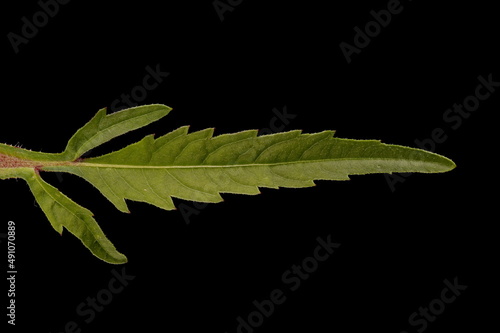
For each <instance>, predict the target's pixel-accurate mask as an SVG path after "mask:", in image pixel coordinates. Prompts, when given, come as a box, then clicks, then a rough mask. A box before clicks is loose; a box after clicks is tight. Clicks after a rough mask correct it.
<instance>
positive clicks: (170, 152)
mask: <svg viewBox="0 0 500 333" xmlns="http://www.w3.org/2000/svg"><path fill="white" fill-rule="evenodd" d="M169 111H170V108H169V107H166V106H163V105H149V106H143V107H137V108H131V109H127V110H124V111H121V112H119V113H115V114H111V115H106V114H105V111H104V110H100V111H99V112H98V113H97V115H96V116H95V117H94V118H93V119H92V120H91V121H90V122H89V123H87V124H86V125H85V126H84V127H83V128H82V129H80V130H79V131H78V132H77V133H76V134H75V135H74V136H73V137H72V138H71V139H70V141H69V143H68V145H67V148H66V150H65V151H64V153H62V154H48V153H38V152H32V151H29V150H26V149H21V148H18V147H13V146H9V145H4V144H0V179H6V178H23V179H25V180H26V181H27V182H28V184H29V186H30V188H31V190H32V192H33V193H34V195H35V198H36V200H37V201H38V203H39V205H40V207H41V208H42V210H43V211H44V213H45V214H46V215H47V218H48V219H49V221H50V222H51V223H52V226H53V227H54V228H55V229H56V230H57V231H58V232H62V230H63V227H65V228H67V229H68V230H69V231H70V232H71V233H73V234H74V235H75V236H76V237H78V238H79V239H80V240H81V241H82V242H83V243H84V245H85V246H87V247H88V248H89V249H90V251H91V252H92V253H93V254H94V255H96V256H97V257H99V258H101V259H103V260H105V261H107V262H110V263H122V262H125V261H126V258H125V257H124V256H123V255H122V254H120V253H119V252H117V251H116V249H115V248H114V246H113V245H112V244H111V242H109V240H108V239H107V238H106V237H105V236H104V234H103V232H102V230H101V229H100V228H99V226H98V225H97V223H96V221H95V220H94V219H93V218H92V213H91V212H90V211H88V210H87V209H85V208H83V207H81V206H79V205H77V204H76V203H74V202H73V201H71V200H70V199H69V198H67V197H66V196H64V195H63V194H62V193H60V192H59V191H58V190H57V189H56V188H54V187H53V186H51V185H49V184H47V183H45V182H44V181H43V180H42V179H41V178H40V176H39V172H40V171H57V172H68V173H72V174H75V175H78V176H80V177H82V178H84V179H85V180H87V181H88V182H90V183H91V184H93V185H94V186H95V187H96V188H97V189H98V190H99V191H100V192H101V193H102V194H103V195H104V196H105V197H106V198H107V199H108V200H109V201H110V202H112V203H113V204H114V205H115V206H116V208H118V209H119V210H120V211H123V212H128V208H127V204H126V200H134V201H141V202H146V203H149V204H152V205H155V206H157V207H160V208H163V209H166V210H171V209H174V208H175V206H174V202H173V198H181V199H184V200H192V201H199V202H213V203H215V202H220V201H222V197H221V193H236V194H249V195H252V194H257V193H259V191H260V190H259V188H262V187H268V188H279V187H291V188H301V187H307V186H312V185H314V181H315V180H348V179H349V175H363V174H369V173H392V172H423V173H436V172H446V171H449V170H451V169H453V168H454V167H455V164H454V163H453V162H452V161H451V160H450V159H448V158H446V157H443V156H440V155H438V154H434V153H431V152H427V151H424V150H421V149H414V148H409V147H403V146H397V145H388V144H383V143H381V142H380V141H377V140H350V139H339V138H334V137H333V134H334V132H333V131H324V132H320V133H314V134H303V133H302V132H301V131H290V132H286V133H277V134H271V135H264V136H258V135H257V131H255V130H250V131H243V132H238V133H233V134H223V135H219V136H215V137H214V136H213V129H211V128H209V129H206V130H202V131H197V132H193V133H188V127H187V126H185V127H181V128H178V129H177V130H174V131H172V132H170V133H168V134H166V135H164V136H162V137H159V138H157V139H155V138H154V137H153V136H152V135H149V136H146V137H145V138H144V139H142V140H141V141H139V142H137V143H134V144H131V145H129V146H127V147H125V148H123V149H121V150H118V151H115V152H112V153H109V154H106V155H103V156H99V157H94V158H83V159H82V158H79V157H80V156H81V155H82V154H84V153H85V152H87V151H88V150H90V149H92V148H94V147H96V146H98V145H100V144H102V143H104V142H106V141H109V140H111V139H112V138H114V137H116V136H118V135H121V134H123V133H126V132H128V131H130V130H133V129H137V128H139V127H142V126H144V125H147V124H149V123H151V122H153V121H155V120H157V119H159V118H161V117H163V116H164V115H166V114H167V113H168V112H169Z"/></svg>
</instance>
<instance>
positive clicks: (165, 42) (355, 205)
mask: <svg viewBox="0 0 500 333" xmlns="http://www.w3.org/2000/svg"><path fill="white" fill-rule="evenodd" d="M233 3H237V1H234V2H233ZM387 3H388V2H387V1H365V2H359V1H356V2H353V1H335V2H329V3H328V4H326V3H321V2H313V3H307V2H302V1H300V2H299V1H297V2H290V1H272V2H269V1H267V2H266V1H242V2H241V4H239V5H237V6H235V7H234V10H233V11H231V12H230V11H228V12H225V13H224V20H223V21H221V19H220V17H219V16H218V14H217V12H216V10H215V9H214V7H213V2H212V1H198V2H192V1H165V2H153V1H140V2H130V3H128V2H127V3H126V2H119V3H118V2H117V3H115V4H106V5H103V4H102V2H94V1H85V2H81V1H71V2H70V3H68V4H66V5H61V6H60V8H59V12H58V13H57V15H56V16H55V17H53V18H51V19H50V20H49V21H48V24H46V25H45V26H43V27H41V28H40V29H39V32H38V34H37V35H36V36H35V37H33V38H31V39H30V40H29V42H28V43H27V44H22V45H20V46H19V52H18V53H17V54H16V53H15V52H14V50H13V47H12V45H11V43H10V42H9V39H8V38H7V34H8V33H10V32H14V33H16V34H20V32H21V28H22V25H23V22H22V21H21V18H22V17H23V16H26V17H27V18H29V19H30V20H31V18H32V16H33V14H35V13H36V12H38V11H39V10H40V6H39V4H37V2H36V1H23V2H22V4H19V3H16V4H15V5H14V4H13V3H12V2H9V4H4V5H3V9H2V25H3V26H2V29H3V30H2V32H3V36H4V37H3V43H2V51H1V52H2V58H3V64H2V82H3V89H2V102H3V107H2V110H3V111H2V114H1V118H0V119H1V120H0V122H1V123H0V142H5V143H9V144H20V145H21V146H22V147H25V148H29V149H33V150H39V151H40V150H41V151H46V152H58V151H62V150H63V149H64V146H65V144H66V141H67V139H68V138H69V137H70V136H71V135H72V134H73V133H74V132H75V131H76V130H77V129H78V128H80V127H81V126H82V125H83V124H84V123H85V122H86V121H88V120H89V119H90V118H91V117H92V116H93V115H94V114H95V112H96V111H97V110H98V109H100V108H102V107H110V105H111V103H112V102H113V101H114V100H115V99H116V98H119V97H120V95H121V94H122V93H130V91H131V90H132V89H133V88H134V87H136V86H137V85H140V84H141V83H142V80H143V78H144V76H145V75H146V74H147V72H146V70H145V68H146V66H150V67H152V68H155V67H156V66H157V65H158V66H159V68H161V70H162V71H164V72H169V73H170V74H169V76H168V77H167V78H165V80H164V81H163V82H162V83H161V84H160V85H159V86H158V87H157V88H156V89H154V90H153V91H150V92H149V93H148V95H147V98H146V99H145V100H144V101H143V102H141V104H148V103H163V104H167V105H169V106H171V107H173V109H174V110H173V111H172V112H171V113H170V114H169V115H168V116H167V117H165V118H164V119H162V120H160V121H158V122H157V123H154V124H152V125H150V126H148V127H146V128H143V129H140V130H137V131H135V132H133V133H129V134H127V135H125V136H124V137H123V138H118V139H116V140H113V141H112V142H110V143H107V144H105V145H103V146H102V147H100V148H97V149H95V150H94V151H93V152H92V153H93V154H100V153H104V152H108V151H112V150H115V149H118V148H121V147H123V146H124V145H125V144H128V143H132V142H135V141H137V140H139V139H140V138H142V137H143V136H144V135H147V134H151V133H156V134H157V135H162V134H164V133H167V132H168V131H170V130H173V129H175V128H177V127H179V126H182V125H191V130H193V131H194V130H200V129H204V128H207V127H215V128H216V133H217V134H222V133H228V132H235V131H241V130H244V129H263V128H268V127H269V126H270V122H271V120H272V118H273V117H274V113H273V109H277V110H283V108H285V107H286V110H287V112H288V113H290V114H293V115H296V117H295V118H294V119H293V120H291V122H290V123H289V124H287V125H286V128H284V129H285V130H292V129H302V130H303V131H304V132H308V133H310V132H317V131H321V130H325V129H335V130H337V133H336V135H337V136H338V137H345V138H354V139H380V140H382V141H383V142H386V143H395V144H402V145H408V146H415V145H416V143H415V140H416V139H418V140H423V139H428V138H430V136H431V133H432V131H433V130H434V129H436V128H442V129H443V130H444V131H445V134H446V135H447V139H446V140H445V142H443V143H439V144H437V145H436V152H438V153H440V154H443V155H445V156H447V157H449V158H452V159H453V160H454V161H455V162H456V164H457V166H458V167H457V168H456V169H455V170H453V171H452V172H449V173H445V174H432V175H421V174H415V175H412V176H410V177H408V178H407V179H406V181H404V182H400V183H397V184H395V190H394V191H393V190H391V187H390V186H389V185H388V182H387V179H386V177H384V175H367V176H355V177H352V180H351V181H349V182H326V181H319V182H317V184H318V186H315V187H313V188H307V189H299V190H295V189H280V190H279V191H276V190H270V189H263V190H262V194H261V195H258V196H239V195H224V198H225V202H223V203H220V204H216V205H209V206H207V207H206V208H202V209H199V210H198V211H197V213H198V214H197V215H196V214H193V215H191V216H189V218H186V217H185V216H183V215H182V213H181V212H180V211H162V210H160V209H158V208H155V207H153V206H150V205H147V204H142V203H135V202H129V207H130V210H131V212H132V213H131V214H123V213H120V212H118V211H117V210H116V209H115V208H114V207H113V206H112V205H111V204H110V203H109V202H108V201H107V200H106V199H105V198H104V197H102V196H101V195H100V194H99V193H98V191H97V190H95V189H94V188H93V187H92V186H91V185H89V184H87V183H85V182H84V181H83V180H81V179H78V178H77V177H74V176H71V175H62V176H57V175H55V174H43V177H44V179H46V180H47V181H49V182H50V183H51V184H53V185H54V186H56V187H58V188H59V189H61V190H62V191H63V192H64V193H65V194H67V195H68V196H69V197H70V198H72V199H73V200H75V201H76V202H77V203H79V204H81V205H83V206H84V207H87V208H89V209H90V210H92V211H93V212H94V214H95V217H96V219H97V221H98V222H99V223H100V225H101V227H102V228H103V230H104V231H105V233H106V234H107V236H108V237H109V238H110V240H111V241H112V242H113V243H114V244H115V245H116V247H117V248H118V250H120V251H121V252H123V253H125V254H126V255H127V256H128V258H129V263H127V264H126V265H124V266H123V267H125V270H126V272H127V274H129V275H133V276H135V279H134V280H132V281H130V283H129V285H128V286H127V287H126V288H125V289H124V290H123V292H121V293H119V294H117V295H115V296H114V297H113V300H112V302H111V303H110V304H108V305H106V306H105V307H104V310H103V311H102V312H100V313H98V314H97V315H96V317H95V319H94V320H92V321H91V322H90V323H86V322H85V321H84V319H86V318H87V317H82V316H79V315H78V314H77V313H76V308H77V306H78V305H79V304H80V303H82V302H86V299H87V297H95V296H96V294H98V293H99V292H100V291H101V290H102V289H103V288H106V287H107V285H108V282H109V281H110V279H111V278H112V277H113V275H112V270H113V269H115V270H117V271H120V270H121V269H122V268H123V267H119V266H118V267H117V266H112V265H108V264H106V263H104V262H102V261H100V260H98V259H96V258H95V257H93V256H92V255H91V254H90V252H88V250H87V249H85V248H84V247H83V246H82V244H81V243H80V242H79V241H78V240H77V239H76V238H75V237H73V236H72V235H71V234H69V233H67V232H65V233H64V235H63V237H61V236H59V235H58V234H57V233H56V232H54V230H53V229H52V228H51V226H50V224H49V223H48V221H47V220H46V218H45V216H44V215H43V213H42V212H41V210H40V209H39V208H38V207H36V204H35V203H34V199H33V197H32V195H31V193H30V192H29V190H28V188H27V186H26V185H25V183H24V182H22V181H16V180H7V181H2V182H1V193H2V200H1V220H2V221H1V223H2V225H3V226H4V227H3V228H2V230H0V232H4V233H5V232H6V231H7V227H6V225H7V221H9V220H13V221H15V222H16V225H17V231H16V233H17V241H16V245H17V267H18V272H19V273H18V275H17V295H16V302H17V321H16V322H17V325H16V327H15V329H18V330H19V331H25V330H26V329H33V328H36V331H37V332H63V331H64V327H65V325H66V323H67V322H70V321H74V322H76V323H77V324H78V325H79V328H80V329H81V331H82V332H108V331H109V330H113V331H118V332H119V331H122V330H126V329H130V328H131V327H132V325H138V326H140V327H141V330H143V331H152V330H155V331H156V330H162V331H176V332H236V331H237V325H238V324H237V317H238V316H242V317H245V318H246V317H247V316H248V314H249V313H250V312H252V311H254V310H255V308H254V306H253V305H252V302H253V301H254V300H258V301H262V300H264V299H269V295H270V293H271V291H272V290H274V289H282V290H284V291H285V292H286V297H287V299H286V301H285V303H284V304H282V305H279V306H277V307H276V309H275V311H274V313H273V314H272V315H271V316H270V317H269V318H266V319H265V321H264V323H263V324H262V325H261V326H260V327H258V328H256V329H255V332H286V331H290V330H297V331H299V330H302V331H305V332H327V331H328V332H361V331H367V330H369V331H374V330H377V331H383V332H397V333H399V332H402V331H408V332H417V328H420V327H421V326H419V327H412V326H410V324H409V323H408V317H409V316H410V315H411V314H412V313H413V312H415V311H418V309H419V307H427V306H428V305H429V303H430V302H431V301H433V300H434V299H436V298H439V297H440V294H441V290H442V289H443V288H444V287H445V286H444V284H443V281H444V280H445V279H448V280H450V281H453V279H455V278H457V279H458V281H459V283H460V284H463V285H467V286H468V288H467V290H465V291H464V292H463V293H462V295H460V296H459V297H458V298H457V299H456V301H455V302H453V303H452V304H449V305H446V308H445V311H444V313H443V314H441V315H439V316H438V317H437V319H436V320H435V321H434V322H432V323H429V325H428V327H427V328H426V330H425V331H426V332H456V331H461V330H464V331H470V332H474V331H477V332H479V331H485V330H486V329H487V328H488V327H490V326H491V325H492V323H493V322H494V318H495V316H496V314H497V310H498V309H495V308H494V307H492V306H490V305H489V304H488V303H487V302H488V301H492V300H493V301H494V300H495V299H497V298H496V296H493V295H492V293H493V292H494V290H495V284H494V281H495V280H498V279H497V278H498V275H496V277H497V278H495V275H494V273H493V272H494V271H493V268H494V266H495V265H498V259H496V260H493V258H495V256H494V255H493V253H495V250H498V249H497V245H496V237H495V234H494V232H493V230H492V228H493V226H494V224H495V223H496V220H497V219H498V217H495V216H496V215H491V214H492V212H493V211H494V209H493V207H492V205H493V199H494V198H495V199H497V194H496V192H495V190H494V189H495V188H496V185H495V184H494V183H493V181H494V179H495V180H496V175H495V173H496V167H495V165H496V164H497V163H496V162H495V156H494V155H495V149H492V148H493V144H492V142H494V139H496V136H494V134H495V131H496V127H497V126H496V123H495V122H493V120H492V119H493V117H496V111H498V98H499V96H498V94H499V92H496V93H495V94H492V95H491V97H490V98H489V99H487V100H486V101H484V102H482V103H481V105H480V107H479V109H478V110H477V111H475V112H474V113H472V114H471V115H470V117H469V118H467V119H464V120H463V123H462V124H461V126H459V127H458V128H457V129H455V130H454V129H452V128H451V127H450V123H446V122H445V121H444V120H443V114H444V113H445V111H446V110H447V109H448V108H450V107H452V106H453V104H454V103H462V102H463V100H464V98H466V97H467V96H469V95H472V94H474V91H475V88H476V86H477V84H478V79H477V78H478V76H480V75H482V76H484V77H487V76H488V75H489V74H492V75H493V79H494V80H496V81H500V71H499V66H498V59H499V58H498V55H499V52H498V51H497V48H498V33H499V31H500V29H499V23H498V18H497V15H496V13H497V11H495V10H494V9H493V7H492V6H493V5H491V4H489V3H487V2H485V3H487V4H481V3H480V2H449V3H446V4H444V3H442V2H441V4H440V5H439V7H438V6H437V5H436V3H435V2H432V1H413V2H409V1H404V2H402V6H403V10H402V12H401V13H400V14H397V15H394V16H393V17H392V20H391V22H390V24H389V25H388V26H387V27H386V28H383V29H382V31H381V32H380V34H379V35H378V36H376V37H374V38H372V40H371V42H370V44H369V45H368V46H367V47H366V48H364V49H362V50H361V52H360V53H359V54H354V55H353V56H352V62H351V63H350V64H348V63H347V61H346V59H345V57H344V55H343V54H342V51H341V49H340V47H339V44H340V43H341V42H347V43H349V44H353V38H354V34H355V32H354V30H353V28H354V27H355V26H358V27H360V28H363V27H364V26H365V24H366V23H367V22H369V21H371V20H373V18H372V16H371V15H370V11H371V10H375V11H379V10H381V9H385V8H386V7H387ZM496 119H497V118H496ZM490 191H492V192H490ZM176 203H177V204H178V205H181V204H184V205H186V206H189V207H193V204H192V203H189V202H184V201H181V200H176ZM186 206H184V207H186ZM187 221H189V222H190V223H189V224H188V223H186V222H187ZM328 235H331V238H332V240H333V241H335V242H337V243H340V244H341V246H340V247H339V248H338V249H337V250H336V251H335V253H334V254H332V256H331V257H330V258H329V259H328V260H327V261H325V262H322V263H320V265H319V268H318V269H317V270H316V271H315V272H313V273H312V274H311V276H310V277H309V279H307V280H305V281H303V283H302V284H301V286H300V288H299V289H298V290H296V291H293V292H291V291H289V289H288V285H286V284H285V283H283V280H282V274H283V273H284V272H285V271H287V270H288V269H290V267H291V266H292V265H294V264H300V263H301V262H302V260H303V259H304V258H306V257H308V256H311V255H312V253H313V251H314V248H315V247H316V245H317V241H316V238H317V237H322V238H326V237H327V236H328ZM4 245H5V243H3V244H2V249H3V250H2V251H3V252H4V253H6V249H5V247H4ZM2 257H3V258H5V263H4V264H2V267H4V268H3V269H2V270H3V271H6V264H7V262H6V255H3V256H2V255H0V258H2ZM496 258H497V257H496ZM4 285H5V284H4ZM5 288H6V289H7V285H5ZM6 289H5V291H0V294H1V295H3V296H2V299H3V300H2V302H4V303H2V304H4V305H5V306H6V304H7V303H6V302H7V296H6V291H7V290H6ZM497 300H498V299H497ZM4 305H2V308H4ZM3 311H4V312H5V311H6V310H3ZM1 318H3V319H2V321H6V316H4V315H3V314H2V316H1ZM8 329H9V330H10V331H13V330H15V329H14V328H13V327H8Z"/></svg>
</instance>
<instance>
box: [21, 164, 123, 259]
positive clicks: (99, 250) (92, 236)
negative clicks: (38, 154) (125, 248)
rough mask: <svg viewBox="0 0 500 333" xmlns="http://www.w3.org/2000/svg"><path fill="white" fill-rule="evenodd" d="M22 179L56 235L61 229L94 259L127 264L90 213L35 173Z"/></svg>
mask: <svg viewBox="0 0 500 333" xmlns="http://www.w3.org/2000/svg"><path fill="white" fill-rule="evenodd" d="M23 178H24V179H25V180H26V181H27V182H28V185H29V187H30V189H31V192H33V195H34V196H35V199H36V202H37V203H38V205H39V206H40V208H41V209H42V211H43V212H44V213H45V215H46V216H47V218H48V220H49V221H50V223H51V224H52V227H54V229H55V230H56V231H57V232H58V233H60V234H62V232H63V227H64V228H66V229H68V230H69V232H71V233H72V234H73V235H75V236H76V237H78V238H79V239H80V240H81V241H82V243H83V244H84V245H85V246H86V247H87V248H88V249H89V250H90V251H91V252H92V253H93V254H94V255H95V256H97V257H98V258H101V259H102V260H104V261H106V262H108V263H111V264H123V263H126V262H127V258H126V257H125V256H124V255H123V254H121V253H119V252H118V251H117V250H116V248H115V247H114V246H113V244H112V243H111V242H110V241H109V240H108V239H107V238H106V236H105V235H104V233H103V232H102V230H101V228H100V227H99V225H98V224H97V222H96V220H94V218H93V217H92V216H93V214H92V212H91V211H89V210H88V209H86V208H83V207H82V206H80V205H78V204H76V203H75V202H74V201H72V200H71V199H69V198H68V197H67V196H65V195H64V194H62V193H61V192H60V191H59V190H58V189H56V188H55V187H53V186H52V185H50V184H48V183H46V182H45V181H43V179H42V178H41V177H40V175H39V174H38V172H37V171H36V170H35V171H32V172H31V174H26V175H25V176H24V177H23Z"/></svg>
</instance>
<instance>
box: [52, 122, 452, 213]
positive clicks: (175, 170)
mask: <svg viewBox="0 0 500 333" xmlns="http://www.w3.org/2000/svg"><path fill="white" fill-rule="evenodd" d="M187 130H188V128H187V127H182V128H179V129H178V130H176V131H173V132H171V133H169V134H167V135H165V136H163V137H160V138H158V139H156V140H155V139H154V138H153V136H147V137H145V138H144V139H143V140H141V141H140V142H138V143H135V144H132V145H130V146H127V147H125V148H123V149H122V150H119V151H116V152H113V153H110V154H108V155H104V156H101V157H97V158H90V159H85V160H83V161H81V162H79V163H75V164H71V165H60V166H50V167H46V168H43V170H46V171H60V172H69V173H73V174H75V175H78V176H80V177H82V178H84V179H86V180H87V181H89V182H90V183H92V184H93V185H94V186H95V187H96V188H97V189H98V190H99V191H100V192H101V193H102V194H103V195H104V196H105V197H106V198H108V199H109V200H110V201H111V202H112V203H113V204H114V205H115V206H116V207H117V208H118V209H119V210H121V211H124V212H128V210H127V206H126V203H125V199H129V200H135V201H142V202H147V203H151V204H154V205H156V206H158V207H160V208H164V209H167V210H170V209H174V208H175V207H174V203H173V201H172V197H175V198H181V199H184V200H191V201H200V202H212V203H215V202H220V201H222V197H221V196H220V193H223V192H226V193H237V194H258V193H259V187H270V188H278V187H292V188H299V187H307V186H312V185H314V182H313V180H318V179H322V180H347V179H349V177H348V176H349V175H361V174H368V173H387V172H425V173H431V172H444V171H448V170H450V169H452V168H453V167H454V164H453V162H452V161H450V160H449V159H447V158H445V157H442V156H439V155H437V154H433V153H429V152H426V151H423V150H419V149H413V148H407V147H402V146H394V145H386V144H382V143H380V142H379V141H375V140H349V139H337V138H333V137H332V135H333V132H331V131H325V132H321V133H316V134H301V132H300V131H291V132H286V133H278V134H272V135H265V136H257V131H254V130H252V131H244V132H239V133H235V134H225V135H220V136H217V137H212V134H213V130H212V129H207V130H203V131H199V132H194V133H190V134H188V133H187Z"/></svg>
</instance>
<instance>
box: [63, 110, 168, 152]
mask: <svg viewBox="0 0 500 333" xmlns="http://www.w3.org/2000/svg"><path fill="white" fill-rule="evenodd" d="M171 110H172V108H170V107H168V106H166V105H163V104H150V105H143V106H137V107H133V108H129V109H125V110H122V111H118V112H114V113H111V114H106V109H101V110H99V111H98V112H97V114H96V115H95V116H94V117H93V118H92V119H91V120H90V121H89V122H88V123H87V124H85V125H84V126H83V127H82V128H80V129H79V130H78V131H77V132H76V133H75V134H74V135H73V136H72V137H71V138H70V139H69V141H68V144H67V146H66V149H65V150H64V152H63V153H62V160H66V161H74V160H76V159H77V158H79V157H80V156H82V155H83V154H85V153H86V152H88V151H89V150H91V149H93V148H95V147H97V146H99V145H101V144H103V143H105V142H108V141H109V140H111V139H113V138H115V137H117V136H119V135H122V134H125V133H127V132H129V131H132V130H136V129H138V128H141V127H143V126H146V125H149V124H150V123H152V122H155V121H157V120H159V119H161V118H163V117H164V116H166V115H167V114H168V113H169V112H170V111H171Z"/></svg>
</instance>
